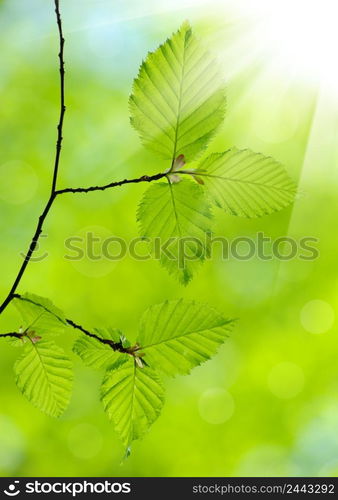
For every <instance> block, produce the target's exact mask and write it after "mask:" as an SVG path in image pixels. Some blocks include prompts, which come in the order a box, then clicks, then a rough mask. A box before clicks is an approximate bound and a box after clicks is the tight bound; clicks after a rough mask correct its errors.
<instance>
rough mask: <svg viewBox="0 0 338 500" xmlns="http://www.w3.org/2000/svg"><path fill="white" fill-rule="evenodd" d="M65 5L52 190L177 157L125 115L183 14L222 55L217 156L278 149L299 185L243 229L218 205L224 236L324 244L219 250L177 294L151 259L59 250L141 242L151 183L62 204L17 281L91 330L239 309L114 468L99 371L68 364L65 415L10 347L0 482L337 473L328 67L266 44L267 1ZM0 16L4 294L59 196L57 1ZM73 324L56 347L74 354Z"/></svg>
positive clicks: (335, 112) (116, 454)
mask: <svg viewBox="0 0 338 500" xmlns="http://www.w3.org/2000/svg"><path fill="white" fill-rule="evenodd" d="M258 3H259V2H258ZM260 3H262V2H260ZM272 3H273V2H272ZM277 3H279V2H276V5H277ZM61 8H62V16H63V20H64V30H65V35H66V71H67V73H66V80H67V89H66V90H67V115H66V122H65V127H64V137H65V140H64V149H63V155H62V161H61V166H60V178H59V186H60V187H69V186H73V187H76V186H88V185H93V184H98V183H106V182H109V181H111V180H115V179H116V180H118V179H122V178H125V177H130V176H138V175H142V174H145V173H147V174H152V173H156V172H158V171H160V170H161V169H164V168H167V166H166V165H165V164H164V163H163V162H161V161H158V160H157V158H156V157H154V156H153V155H152V154H151V153H149V152H147V151H145V150H144V149H143V148H142V147H141V146H140V142H139V140H138V137H137V134H136V133H135V132H134V131H133V130H132V129H131V127H130V125H129V117H128V95H129V92H130V89H131V83H132V79H133V77H134V76H135V75H136V73H137V70H138V66H139V64H140V62H141V60H142V58H143V57H145V55H146V52H147V51H148V50H151V49H154V48H155V47H156V46H157V45H158V44H159V43H160V42H162V41H163V40H164V39H165V38H166V37H167V36H169V35H170V34H171V32H172V31H174V30H176V29H177V28H178V26H179V25H180V24H181V22H182V21H183V20H184V19H189V20H190V22H191V23H192V25H193V27H194V30H195V31H196V33H197V34H198V36H199V37H202V38H203V39H204V41H205V44H206V45H207V46H208V47H209V48H210V49H211V50H212V51H213V52H214V53H215V54H216V55H217V57H218V58H219V60H220V62H221V67H222V69H223V71H224V78H225V79H226V81H227V89H228V90H227V94H228V112H227V116H226V121H225V124H224V126H223V127H222V129H221V131H220V133H219V135H218V136H217V138H216V140H214V141H213V143H212V145H211V150H213V151H222V150H224V149H226V147H228V146H231V145H234V144H235V145H237V146H238V147H250V148H252V149H253V150H256V151H260V152H262V153H265V154H271V155H273V156H274V157H276V158H277V159H279V160H280V161H281V162H283V163H284V164H285V165H286V167H287V169H288V171H289V173H290V175H291V176H292V177H293V178H294V179H296V180H298V181H299V183H300V190H301V192H302V196H301V197H300V199H299V200H297V201H296V203H295V204H294V206H293V207H292V208H290V209H288V210H284V211H283V212H282V213H279V214H275V215H272V216H270V217H264V218H262V219H258V220H251V221H250V220H244V219H239V218H234V217H233V218H232V217H230V216H226V215H224V214H221V213H219V214H218V225H217V229H216V234H217V235H222V236H227V237H229V238H234V237H236V236H253V237H254V236H255V234H256V233H257V232H258V231H263V232H264V233H265V234H266V235H267V236H271V237H272V238H277V237H278V236H286V235H288V236H292V237H295V238H296V239H299V238H301V237H303V236H313V237H316V238H318V239H319V243H318V244H317V248H318V249H319V251H320V258H319V259H317V260H315V261H314V262H310V261H302V260H299V259H294V260H292V261H290V262H281V261H278V260H271V261H260V260H258V259H251V260H250V261H236V260H233V259H230V260H228V261H224V260H222V259H221V255H220V252H219V253H218V254H217V253H216V255H215V256H214V259H213V261H212V262H211V261H209V262H207V263H206V264H204V265H203V266H202V267H201V270H200V272H199V273H198V275H196V277H195V279H194V280H193V282H192V283H191V284H190V285H189V286H188V287H186V288H183V287H181V286H180V285H179V284H178V283H176V282H175V281H174V279H173V278H171V277H170V276H169V275H168V274H167V273H166V271H165V270H163V269H161V268H160V266H159V264H158V263H157V262H153V261H144V262H140V261H138V262H137V261H134V260H132V259H131V258H129V257H126V258H125V259H123V260H122V261H119V262H111V261H104V260H99V261H95V262H93V261H89V260H82V261H80V262H76V263H72V262H70V261H68V260H66V259H65V258H64V255H65V248H64V244H63V242H64V240H65V239H66V238H67V237H70V236H73V235H78V234H83V233H84V232H85V231H88V229H89V230H92V231H94V232H95V234H96V235H98V236H100V237H104V236H105V235H115V236H119V237H122V238H126V239H127V240H128V239H130V238H132V237H134V236H136V235H137V232H138V228H137V223H136V217H135V213H136V207H137V204H138V202H139V200H140V198H141V196H142V193H143V192H144V190H145V189H146V186H143V185H131V186H126V187H123V188H121V189H113V190H111V191H106V192H104V193H93V194H91V195H83V196H81V195H78V196H72V195H67V196H64V197H62V198H60V199H58V201H57V203H56V205H55V207H54V208H53V212H52V213H51V215H50V217H49V218H48V221H47V224H46V227H45V234H46V237H45V238H43V239H42V243H41V248H40V250H39V252H38V254H40V253H43V252H46V251H47V252H48V253H49V257H48V258H47V259H45V260H43V261H42V262H36V263H34V262H33V263H31V265H30V266H29V268H28V271H27V273H26V274H25V277H24V279H23V281H22V283H21V286H20V291H21V292H24V291H29V292H32V293H36V294H39V295H42V296H46V297H49V298H51V299H52V300H53V302H54V303H55V304H56V305H58V306H59V307H60V308H62V309H63V310H64V311H65V312H66V313H67V315H68V316H69V317H71V318H72V319H74V320H75V321H78V322H79V323H81V324H82V325H84V326H86V327H88V328H90V327H93V326H98V327H100V326H106V325H110V326H112V327H117V328H120V329H122V330H123V331H124V332H125V334H126V335H127V336H129V337H131V338H135V336H136V332H137V325H138V321H139V318H140V315H141V314H142V312H143V311H144V310H145V309H146V308H147V307H148V306H149V305H151V304H153V303H157V302H161V301H163V300H165V299H171V298H178V297H185V298H191V299H197V300H199V301H201V302H207V303H209V304H211V305H213V306H215V307H217V308H218V309H219V310H220V311H222V312H224V313H225V314H226V315H228V316H231V317H238V318H240V321H239V323H238V325H237V327H236V329H235V331H234V333H233V335H232V336H231V339H229V340H228V341H227V342H226V344H225V345H224V346H223V347H222V348H221V350H220V352H219V353H218V355H217V356H216V357H215V358H214V359H213V360H212V361H209V362H208V363H206V364H205V365H203V366H201V367H199V368H196V369H195V370H194V371H193V373H192V374H191V375H190V376H188V377H177V378H176V379H174V380H168V381H167V388H168V392H167V400H166V405H165V407H164V411H163V413H162V415H161V417H160V418H159V420H158V421H157V422H156V423H155V424H154V426H153V427H152V429H151V431H150V433H149V434H148V435H147V436H146V437H145V438H144V439H143V440H142V441H140V442H136V443H135V444H134V445H133V452H132V455H131V457H130V458H129V459H128V460H127V461H126V462H124V463H123V464H122V465H121V463H120V462H121V457H122V455H123V447H122V445H121V443H120V441H119V439H118V437H117V436H116V435H115V433H114V430H113V429H112V426H111V424H110V423H109V421H108V419H107V418H106V416H105V414H104V412H103V410H102V408H101V404H100V401H99V384H100V379H101V376H102V374H100V373H97V372H93V371H92V370H90V369H86V368H85V367H83V366H82V365H81V362H80V361H79V360H78V359H74V364H75V387H74V393H73V398H72V401H71V405H70V407H69V409H68V410H67V412H66V413H65V415H64V416H63V417H62V418H61V419H60V420H53V419H51V418H48V417H46V416H44V415H43V414H41V413H39V411H38V410H36V409H34V408H33V407H32V406H31V405H30V404H29V403H28V402H27V401H26V400H25V399H24V398H23V397H22V396H21V395H20V393H19V391H18V390H17V389H16V386H15V383H14V377H13V372H12V366H13V363H14V361H15V359H16V357H17V355H18V351H17V349H14V348H12V347H11V346H9V345H8V343H7V342H5V341H2V342H1V346H0V363H1V365H0V366H1V369H0V370H1V372H0V376H1V378H0V380H1V385H0V387H1V389H0V473H1V475H3V476H8V475H14V476H34V475H39V476H87V475H89V476H247V475H249V476H254V475H261V476H271V475H272V476H278V475H284V476H289V475H290V476H293V475H295V476H297V475H310V476H311V475H336V474H337V473H338V369H337V326H336V322H335V311H336V307H337V286H338V280H337V275H336V271H337V263H336V259H337V249H338V239H337V237H336V234H335V233H336V221H337V216H338V203H337V184H338V176H337V168H336V165H337V159H338V149H337V148H338V145H337V144H338V143H337V124H338V104H337V94H336V91H335V87H336V85H333V82H332V79H331V80H330V79H329V78H327V79H322V80H321V79H320V78H316V66H313V67H312V66H311V71H308V69H309V68H305V70H304V71H302V69H301V68H300V66H299V64H298V61H297V58H295V59H293V58H292V52H293V51H290V54H289V52H285V51H284V52H283V51H282V48H283V40H282V39H280V41H278V40H276V39H275V40H274V41H273V43H271V44H270V43H269V42H268V40H267V38H266V37H265V38H264V36H265V35H266V32H265V35H264V36H263V31H262V32H261V31H260V29H259V27H260V26H261V24H260V23H262V21H263V24H264V22H266V19H267V18H266V16H265V12H264V4H262V6H261V8H260V10H258V11H257V12H256V11H252V12H251V11H250V9H248V8H247V1H246V0H239V1H237V2H235V1H224V2H217V1H216V0H214V1H211V2H208V3H206V2H204V1H197V0H195V1H187V0H181V1H176V0H175V1H172V2H170V3H168V2H166V1H165V0H157V1H156V2H155V0H154V1H153V0H142V2H140V1H136V0H127V1H124V2H122V1H118V0H114V1H113V0H109V1H108V0H106V1H104V0H84V1H81V2H79V1H78V0H67V1H65V0H64V1H61ZM264 16H265V17H264ZM0 26H1V30H0V38H1V42H0V43H1V59H2V61H1V73H0V85H1V106H0V109H1V120H0V127H1V135H0V137H1V139H0V140H1V148H0V214H1V239H0V257H1V281H0V293H1V296H2V297H5V295H6V293H7V292H8V289H9V287H10V285H11V283H12V282H13V279H14V277H15V275H16V272H17V269H18V266H19V263H20V262H21V257H20V252H22V251H24V250H26V247H27V245H28V242H29V241H30V238H31V236H32V233H33V229H34V227H35V224H36V219H37V217H38V215H39V213H40V212H41V209H42V207H43V206H44V203H45V200H46V198H47V196H48V193H49V189H50V181H51V172H52V167H53V155H54V150H55V138H56V124H57V119H58V106H59V98H58V92H59V87H58V65H57V64H58V62H57V48H58V47H57V43H58V40H57V32H56V26H55V19H54V12H53V1H52V0H48V1H47V0H29V1H28V2H23V1H22V0H2V2H1V3H0ZM285 33H286V34H287V35H289V32H288V29H287V27H286V28H285ZM300 37H301V36H300ZM286 38H288V36H286ZM289 43H290V40H289ZM294 43H296V40H294ZM266 49H268V50H266ZM294 53H297V47H295V50H294ZM298 55H299V54H298ZM319 56H320V55H319V54H316V57H317V58H318V57H319ZM304 58H305V55H304ZM318 68H319V66H318ZM319 72H320V70H319V69H318V73H319ZM310 73H311V74H310ZM19 326H20V319H19V317H18V316H17V313H16V312H15V311H14V308H13V307H12V306H10V307H9V308H8V310H7V311H6V313H5V314H3V315H2V316H1V318H0V329H1V332H5V331H10V329H12V328H14V329H17V328H18V327H19ZM74 333H75V332H74V331H72V330H68V331H67V333H66V334H65V335H64V338H59V339H58V341H59V342H61V343H62V344H63V345H65V346H66V348H67V350H68V351H69V352H70V351H71V345H72V342H73V340H74V339H75V335H74Z"/></svg>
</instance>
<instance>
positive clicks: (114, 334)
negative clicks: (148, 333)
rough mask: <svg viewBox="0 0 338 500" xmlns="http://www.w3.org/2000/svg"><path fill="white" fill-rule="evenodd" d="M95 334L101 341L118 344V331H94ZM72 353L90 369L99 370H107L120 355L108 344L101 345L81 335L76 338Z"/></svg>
mask: <svg viewBox="0 0 338 500" xmlns="http://www.w3.org/2000/svg"><path fill="white" fill-rule="evenodd" d="M95 334H96V335H98V336H99V337H100V338H101V339H108V340H112V341H113V342H116V343H117V342H120V340H121V332H120V330H114V329H112V328H108V329H103V328H102V329H98V328H97V329H96V330H95ZM73 352H74V353H75V354H77V355H78V356H80V358H81V359H82V361H83V363H84V364H85V365H86V366H89V367H91V368H96V369H101V368H107V367H108V366H110V365H111V364H113V363H114V362H115V361H116V360H117V359H118V358H119V357H122V355H121V354H120V353H118V352H116V351H114V350H113V349H112V348H111V347H110V346H109V345H108V344H103V343H101V342H99V341H98V340H97V339H95V338H92V337H87V336H85V335H82V336H81V337H79V338H78V340H77V341H76V342H75V344H74V346H73Z"/></svg>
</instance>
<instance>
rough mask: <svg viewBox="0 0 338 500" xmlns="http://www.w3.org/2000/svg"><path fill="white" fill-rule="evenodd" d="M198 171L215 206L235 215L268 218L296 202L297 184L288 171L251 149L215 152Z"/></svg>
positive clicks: (202, 163)
mask: <svg viewBox="0 0 338 500" xmlns="http://www.w3.org/2000/svg"><path fill="white" fill-rule="evenodd" d="M198 171H199V173H198V176H199V177H200V178H201V179H203V181H204V183H205V187H206V189H208V191H209V193H210V194H211V197H212V199H213V201H214V203H215V204H216V205H217V206H218V207H220V208H223V209H224V210H226V211H227V212H228V213H230V214H232V215H240V216H243V217H260V216H262V215H268V214H271V213H272V212H277V211H278V210H281V209H283V208H285V207H287V206H288V205H290V204H291V203H292V202H293V201H294V199H295V195H296V185H295V184H294V182H293V181H292V179H291V178H290V177H289V175H288V173H287V171H286V170H285V168H284V167H283V166H282V165H281V164H280V163H279V162H277V161H276V160H274V159H273V158H271V157H269V156H264V155H262V154H260V153H253V152H252V151H249V150H248V149H245V150H242V151H241V150H238V149H236V148H232V149H230V150H228V151H226V152H224V153H214V154H212V155H211V156H209V157H208V158H206V159H205V160H204V161H202V162H201V164H200V165H199V168H198Z"/></svg>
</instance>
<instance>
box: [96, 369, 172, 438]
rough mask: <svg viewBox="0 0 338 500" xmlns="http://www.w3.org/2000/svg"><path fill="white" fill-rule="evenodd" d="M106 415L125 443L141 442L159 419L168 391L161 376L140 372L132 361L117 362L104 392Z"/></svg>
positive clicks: (103, 386) (105, 384) (146, 370)
mask: <svg viewBox="0 0 338 500" xmlns="http://www.w3.org/2000/svg"><path fill="white" fill-rule="evenodd" d="M101 398H102V402H103V406H104V409H105V411H106V412H107V414H108V416H109V418H110V419H111V420H112V421H113V423H114V426H115V429H116V431H117V432H118V434H119V435H120V437H121V439H122V441H123V443H124V444H125V445H126V446H127V447H129V445H130V443H131V442H132V441H133V440H135V439H139V438H141V437H142V436H143V435H144V434H145V433H146V432H147V430H148V429H149V427H150V425H151V424H152V423H153V422H154V421H155V420H156V419H157V417H158V416H159V414H160V412H161V409H162V406H163V403H164V387H163V385H162V382H161V380H160V379H159V377H158V375H157V373H156V372H155V371H154V370H151V369H150V368H148V367H147V366H145V367H143V368H139V367H138V366H137V364H136V363H135V362H134V360H132V359H124V360H119V361H117V362H116V363H115V364H114V365H112V366H111V367H110V369H109V370H108V371H107V373H106V376H105V378H104V380H103V384H102V389H101Z"/></svg>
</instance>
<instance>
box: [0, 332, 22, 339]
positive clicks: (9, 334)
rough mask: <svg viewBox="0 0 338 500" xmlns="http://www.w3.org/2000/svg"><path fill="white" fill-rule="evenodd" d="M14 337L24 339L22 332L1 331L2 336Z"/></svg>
mask: <svg viewBox="0 0 338 500" xmlns="http://www.w3.org/2000/svg"><path fill="white" fill-rule="evenodd" d="M4 337H13V338H16V339H22V333H17V332H10V333H0V338H4Z"/></svg>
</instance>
